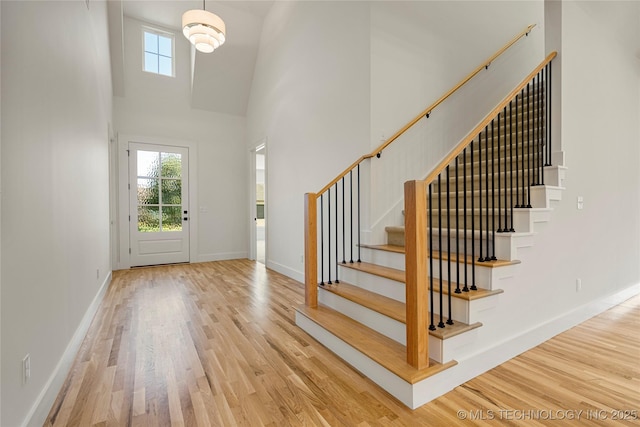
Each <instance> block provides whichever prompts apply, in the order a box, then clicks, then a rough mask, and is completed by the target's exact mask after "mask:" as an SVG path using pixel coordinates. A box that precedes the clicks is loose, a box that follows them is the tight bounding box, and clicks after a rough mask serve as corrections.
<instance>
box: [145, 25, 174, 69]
mask: <svg viewBox="0 0 640 427" xmlns="http://www.w3.org/2000/svg"><path fill="white" fill-rule="evenodd" d="M142 33H143V50H144V61H143V70H144V71H148V72H150V73H155V74H161V75H163V76H171V77H173V76H174V75H175V73H174V71H173V70H174V64H173V56H174V55H173V52H174V50H173V45H174V43H173V41H174V39H173V34H170V33H165V32H162V31H158V30H155V29H152V28H144V29H143V31H142Z"/></svg>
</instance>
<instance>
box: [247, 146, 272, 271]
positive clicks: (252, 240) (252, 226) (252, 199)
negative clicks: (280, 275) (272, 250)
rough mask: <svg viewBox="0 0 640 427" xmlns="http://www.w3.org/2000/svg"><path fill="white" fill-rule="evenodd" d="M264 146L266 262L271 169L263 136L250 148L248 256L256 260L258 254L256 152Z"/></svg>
mask: <svg viewBox="0 0 640 427" xmlns="http://www.w3.org/2000/svg"><path fill="white" fill-rule="evenodd" d="M263 148H264V219H265V221H264V232H265V248H264V253H265V262H266V260H267V259H268V258H267V253H268V248H267V246H268V245H269V239H267V227H268V225H267V203H268V202H267V181H268V178H267V173H268V170H269V167H268V164H267V161H268V157H267V137H266V136H265V137H263V138H261V139H259V140H258V142H256V143H255V144H254V147H253V148H251V149H250V150H249V217H248V220H249V256H248V258H249V259H250V260H252V261H255V260H256V258H257V256H258V250H257V244H256V222H255V219H254V218H256V217H257V216H258V212H257V209H256V204H257V200H256V154H257V152H258V151H259V150H261V149H263Z"/></svg>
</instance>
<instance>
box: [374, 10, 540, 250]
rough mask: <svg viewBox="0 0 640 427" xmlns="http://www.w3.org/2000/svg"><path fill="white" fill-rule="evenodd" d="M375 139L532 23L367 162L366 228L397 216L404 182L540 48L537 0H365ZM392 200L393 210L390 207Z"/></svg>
mask: <svg viewBox="0 0 640 427" xmlns="http://www.w3.org/2000/svg"><path fill="white" fill-rule="evenodd" d="M371 5H372V6H371V136H372V141H371V143H372V149H373V148H374V146H378V145H379V144H380V142H381V140H383V139H386V138H388V137H390V136H391V135H393V134H394V133H395V132H396V131H398V130H399V129H400V128H402V127H403V126H404V125H405V124H406V123H408V122H409V121H410V120H411V119H413V118H414V117H415V116H416V115H417V114H419V113H420V112H421V111H423V110H424V109H425V108H427V107H428V106H429V105H431V104H432V103H434V102H435V101H436V100H438V99H439V98H440V97H441V96H442V95H444V94H445V93H446V92H447V91H448V90H450V89H451V88H452V87H454V86H455V85H456V84H457V83H458V82H460V81H461V80H462V79H463V78H465V77H466V76H467V75H468V74H469V73H471V72H472V71H473V70H475V69H476V68H477V67H479V66H482V65H484V64H485V61H486V60H487V59H488V58H490V57H491V56H492V55H493V54H494V53H495V52H496V51H497V50H498V49H500V48H502V47H503V46H504V45H505V44H506V43H507V42H509V41H511V40H512V39H513V38H514V37H515V36H516V35H517V34H519V33H520V32H522V31H523V30H525V29H526V28H527V27H528V26H529V25H532V24H535V25H536V27H534V29H533V30H532V31H531V32H530V34H529V35H528V36H527V37H524V38H522V39H520V40H519V41H518V42H517V43H516V44H515V45H513V46H512V47H511V48H509V50H507V51H506V52H505V53H504V54H503V55H501V56H500V57H499V58H498V59H496V60H495V61H493V63H492V64H491V65H490V67H489V69H488V70H484V71H482V72H480V73H479V74H478V75H476V76H475V77H474V78H473V79H472V80H471V81H469V82H468V83H467V84H465V86H464V87H463V88H462V89H460V90H459V91H458V92H456V93H455V94H454V95H452V96H451V97H450V98H449V99H447V100H446V101H445V102H444V103H442V104H441V105H439V106H438V107H437V108H436V109H435V110H434V111H433V112H432V114H431V115H430V118H429V119H422V120H421V121H420V122H419V123H418V124H417V125H416V126H414V128H413V129H412V130H410V131H409V132H407V133H406V134H405V135H403V136H402V137H400V138H399V139H398V140H396V141H395V142H394V143H393V144H392V145H391V146H390V147H389V148H388V149H386V150H385V151H384V153H382V157H381V158H380V160H374V161H373V162H372V165H371V167H372V179H373V180H374V181H373V183H372V188H375V197H372V200H371V221H372V222H371V226H372V234H371V236H370V237H369V238H370V239H372V241H373V242H375V243H380V242H384V241H385V238H386V235H385V233H384V227H385V226H386V225H400V224H402V223H403V221H404V219H403V217H402V215H401V211H402V209H403V202H402V200H403V186H402V185H401V184H402V183H403V182H405V181H407V180H411V179H420V178H424V177H425V176H426V175H427V173H428V172H429V171H430V170H432V169H433V167H435V166H436V165H437V164H438V163H439V162H440V160H441V159H442V158H444V157H445V156H446V154H447V153H449V151H450V150H451V149H452V148H453V147H454V146H455V145H457V144H458V143H459V142H460V140H462V139H463V138H464V137H465V136H466V135H467V134H468V133H469V132H470V131H471V130H472V129H473V127H475V126H476V125H477V124H478V122H480V121H481V120H482V119H483V118H484V117H485V115H486V114H487V113H489V112H490V111H491V109H492V108H493V107H495V105H496V104H497V103H498V102H500V101H501V100H502V99H503V98H504V97H505V96H506V95H507V94H508V93H509V91H510V90H511V89H513V88H514V87H515V86H516V85H517V84H518V83H520V81H521V80H522V79H523V78H524V77H525V76H527V75H528V74H529V72H530V71H531V70H532V69H533V68H534V67H535V66H536V65H538V64H539V63H540V62H541V61H542V60H543V58H544V56H545V52H544V9H543V3H542V2H539V1H517V2H515V1H514V2H495V1H454V2H452V1H428V2H411V1H406V2H405V1H400V2H384V1H383V2H372V3H371ZM392 206H393V207H394V209H392V210H391V211H389V209H390V208H391V207H392Z"/></svg>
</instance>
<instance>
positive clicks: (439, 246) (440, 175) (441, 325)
mask: <svg viewBox="0 0 640 427" xmlns="http://www.w3.org/2000/svg"><path fill="white" fill-rule="evenodd" d="M441 178H442V174H439V175H438V196H439V199H438V250H439V251H440V257H439V258H438V261H439V267H440V268H439V270H438V271H439V272H440V274H439V275H438V276H440V290H439V292H438V294H439V296H440V322H438V328H444V321H443V320H444V317H443V316H444V313H443V309H442V305H443V302H444V301H442V287H443V286H442V180H441Z"/></svg>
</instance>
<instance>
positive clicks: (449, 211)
mask: <svg viewBox="0 0 640 427" xmlns="http://www.w3.org/2000/svg"><path fill="white" fill-rule="evenodd" d="M450 202H451V192H450V191H449V165H447V304H448V310H449V317H448V319H447V325H453V320H451V206H450ZM440 298H442V289H440Z"/></svg>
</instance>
